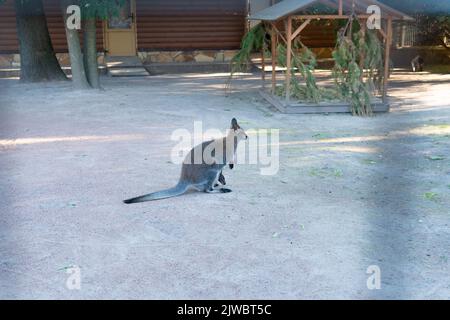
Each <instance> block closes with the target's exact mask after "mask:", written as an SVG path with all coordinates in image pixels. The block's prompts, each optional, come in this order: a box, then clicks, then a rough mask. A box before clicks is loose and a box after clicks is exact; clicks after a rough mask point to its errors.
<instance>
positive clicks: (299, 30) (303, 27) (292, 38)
mask: <svg viewBox="0 0 450 320" xmlns="http://www.w3.org/2000/svg"><path fill="white" fill-rule="evenodd" d="M310 22H311V19H308V20H306V21H305V22H303V23H302V25H301V26H300V27H298V28H297V30H295V32H294V33H293V34H292V36H291V40H294V39H295V38H296V37H297V36H298V35H299V34H300V32H302V30H303V29H305V28H306V26H307V25H308V24H309V23H310Z"/></svg>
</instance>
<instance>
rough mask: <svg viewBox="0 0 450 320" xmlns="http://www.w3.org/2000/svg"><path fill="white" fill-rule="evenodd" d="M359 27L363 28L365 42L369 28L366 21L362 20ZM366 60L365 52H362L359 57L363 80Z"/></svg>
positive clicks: (362, 33)
mask: <svg viewBox="0 0 450 320" xmlns="http://www.w3.org/2000/svg"><path fill="white" fill-rule="evenodd" d="M359 25H360V26H361V35H362V38H363V39H364V41H365V38H366V26H367V23H366V20H360V21H359ZM364 58H365V56H364V54H363V52H362V51H361V52H360V55H359V67H360V68H361V70H362V73H361V79H362V78H363V77H364Z"/></svg>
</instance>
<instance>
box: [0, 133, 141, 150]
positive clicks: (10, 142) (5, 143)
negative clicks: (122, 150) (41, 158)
mask: <svg viewBox="0 0 450 320" xmlns="http://www.w3.org/2000/svg"><path fill="white" fill-rule="evenodd" d="M145 137H146V136H145V135H142V134H126V135H109V136H98V135H92V136H70V137H34V138H18V139H1V140H0V146H2V147H12V146H17V145H30V144H42V143H58V142H85V141H95V142H111V141H127V140H142V139H145Z"/></svg>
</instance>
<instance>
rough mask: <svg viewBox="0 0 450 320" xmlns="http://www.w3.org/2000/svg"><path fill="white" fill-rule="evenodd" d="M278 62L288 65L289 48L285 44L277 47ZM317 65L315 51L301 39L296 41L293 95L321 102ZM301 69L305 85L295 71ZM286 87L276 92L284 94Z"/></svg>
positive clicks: (293, 60) (292, 59) (292, 80)
mask: <svg viewBox="0 0 450 320" xmlns="http://www.w3.org/2000/svg"><path fill="white" fill-rule="evenodd" d="M277 57H278V64H279V65H280V66H282V67H286V57H287V49H286V46H285V45H283V44H279V45H278V48H277ZM316 65H317V61H316V57H315V56H314V53H313V52H312V51H311V50H310V49H309V48H307V47H306V46H305V45H303V43H301V42H300V41H299V40H296V41H294V45H293V50H292V51H291V75H292V78H291V88H290V92H291V93H292V96H293V97H295V98H297V99H299V100H305V101H309V102H315V103H317V102H319V101H320V100H321V98H322V97H321V92H320V90H319V88H318V87H317V84H316V78H315V77H314V74H313V72H314V69H315V67H316ZM296 71H299V72H300V75H301V76H302V77H303V79H304V81H305V85H301V84H300V80H299V79H298V77H297V76H296V74H295V72H296ZM285 90H286V89H285V88H281V90H280V89H278V90H277V92H276V94H279V95H283V94H284V92H285Z"/></svg>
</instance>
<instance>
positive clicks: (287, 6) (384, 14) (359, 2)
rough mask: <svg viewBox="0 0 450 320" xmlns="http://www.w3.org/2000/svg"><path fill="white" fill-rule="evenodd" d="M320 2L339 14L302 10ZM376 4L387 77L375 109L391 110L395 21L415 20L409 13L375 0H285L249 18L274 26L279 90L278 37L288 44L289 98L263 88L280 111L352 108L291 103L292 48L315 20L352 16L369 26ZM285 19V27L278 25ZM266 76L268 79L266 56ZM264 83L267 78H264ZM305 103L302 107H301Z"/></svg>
mask: <svg viewBox="0 0 450 320" xmlns="http://www.w3.org/2000/svg"><path fill="white" fill-rule="evenodd" d="M316 4H322V5H325V6H326V7H329V8H331V9H335V10H334V11H335V12H336V13H335V14H325V13H324V14H301V12H302V11H303V10H305V9H308V8H310V7H312V6H313V5H316ZM372 5H376V6H378V8H380V11H381V20H382V23H381V28H379V29H377V30H378V32H379V33H380V35H381V37H382V38H383V41H384V44H385V46H384V48H385V49H384V70H383V74H384V78H383V84H382V104H375V105H374V111H388V110H389V106H388V105H387V99H386V97H387V86H388V78H389V57H390V50H391V44H392V22H393V20H413V18H411V17H409V16H407V15H406V14H404V13H402V12H400V11H398V10H396V9H394V8H391V7H389V6H387V5H385V4H383V3H380V2H378V1H375V0H283V1H281V2H278V3H276V4H274V5H272V6H270V7H268V8H266V9H264V10H261V11H259V12H257V13H255V14H253V15H251V16H250V17H248V19H249V20H260V21H261V22H263V23H266V24H267V25H269V26H270V29H271V43H272V44H271V49H270V51H271V56H272V91H271V93H272V94H273V93H274V92H275V87H276V77H277V75H276V48H277V41H278V40H279V39H281V40H282V41H283V42H284V43H285V44H286V76H285V82H286V96H285V99H284V100H285V101H281V100H279V99H276V98H275V97H274V96H273V95H269V94H267V92H265V91H261V92H262V95H263V96H264V98H266V99H267V100H268V101H269V102H270V103H271V104H273V105H274V106H275V107H277V108H278V109H279V110H280V111H283V112H291V113H315V112H348V111H349V110H350V106H349V105H347V104H345V103H344V104H342V103H341V104H339V105H336V104H328V105H327V104H321V105H318V106H311V105H307V104H302V105H298V104H297V105H292V104H290V97H291V93H290V84H291V77H292V74H291V67H292V61H291V52H292V43H293V40H294V39H295V38H296V37H298V36H300V35H301V33H302V31H303V30H304V29H305V28H306V27H307V26H308V24H309V23H310V22H311V21H313V20H321V19H326V20H337V19H344V20H345V19H350V18H351V17H352V16H353V17H354V18H356V19H358V21H360V23H361V26H362V27H363V28H366V22H367V19H369V18H370V17H371V15H372V12H370V10H369V13H368V8H369V6H372ZM294 20H297V21H300V22H301V24H300V25H299V26H298V27H297V28H296V29H295V30H294V29H293V21H294ZM280 23H283V27H284V28H283V29H284V30H282V29H281V28H279V27H277V25H279V24H280ZM262 60H263V72H262V74H263V75H262V77H263V80H264V77H265V75H264V59H262ZM263 83H264V82H263ZM299 107H301V108H299Z"/></svg>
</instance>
